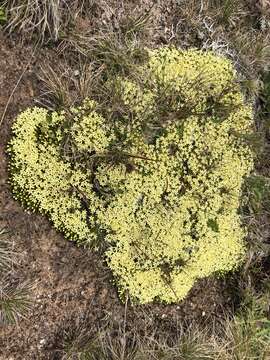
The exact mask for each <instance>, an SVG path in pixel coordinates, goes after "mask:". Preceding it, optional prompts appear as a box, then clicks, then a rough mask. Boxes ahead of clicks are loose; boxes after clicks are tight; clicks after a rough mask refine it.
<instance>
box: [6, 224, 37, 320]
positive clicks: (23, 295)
mask: <svg viewBox="0 0 270 360" xmlns="http://www.w3.org/2000/svg"><path fill="white" fill-rule="evenodd" d="M16 261H17V254H16V253H15V252H14V251H13V244H12V242H11V240H10V239H9V234H8V233H7V232H6V230H5V229H1V230H0V325H1V324H2V325H3V324H10V323H17V322H18V321H19V319H20V318H22V317H24V316H25V315H26V314H27V312H28V311H29V310H30V308H31V301H30V297H29V294H30V292H31V284H30V283H28V282H18V281H15V280H14V274H15V270H14V266H13V265H14V264H15V262H16Z"/></svg>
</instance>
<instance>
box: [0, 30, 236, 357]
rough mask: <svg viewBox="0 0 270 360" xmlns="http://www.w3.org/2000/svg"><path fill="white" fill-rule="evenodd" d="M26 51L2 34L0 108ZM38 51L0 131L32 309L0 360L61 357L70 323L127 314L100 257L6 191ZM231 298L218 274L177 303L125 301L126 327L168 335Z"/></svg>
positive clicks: (1, 184)
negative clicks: (12, 145) (17, 123)
mask: <svg viewBox="0 0 270 360" xmlns="http://www.w3.org/2000/svg"><path fill="white" fill-rule="evenodd" d="M42 51H45V50H42ZM46 51H47V52H48V51H50V50H46ZM32 53H33V48H32V47H31V46H21V45H19V44H18V42H17V41H16V40H10V39H7V37H6V36H4V35H3V34H1V33H0V88H1V92H0V114H2V113H3V112H4V110H5V107H6V104H7V103H8V101H9V97H10V94H11V93H12V91H13V89H14V87H15V86H16V84H17V82H18V79H19V78H20V76H21V74H22V72H23V71H24V69H25V67H26V66H27V63H28V62H29V59H30V58H31V55H32ZM42 55H43V54H42V52H41V51H39V52H38V53H37V54H35V55H34V56H33V58H32V61H31V64H30V65H29V66H28V68H27V70H26V71H25V73H24V75H23V77H22V79H21V81H20V82H19V85H18V86H17V87H16V90H15V92H14V95H13V97H12V98H11V101H10V102H9V106H8V108H7V111H6V114H5V117H4V120H3V123H2V127H1V133H0V139H1V141H0V151H1V153H0V191H1V194H0V226H1V227H2V226H6V227H8V228H9V229H11V230H12V239H13V241H14V244H15V249H16V251H17V252H18V253H19V263H18V264H17V266H16V273H15V275H14V276H15V277H16V278H18V280H20V281H25V280H27V281H30V282H31V283H33V290H32V299H33V308H32V311H31V313H30V314H29V316H27V318H26V319H21V320H20V321H19V323H18V325H16V326H15V325H14V326H9V327H6V328H5V329H2V330H1V329H0V359H3V360H7V359H10V360H11V359H14V360H15V359H16V360H19V359H24V360H28V359H29V360H30V359H38V360H42V359H61V358H62V357H63V355H62V350H63V344H64V342H65V340H66V336H67V335H66V334H69V333H70V332H71V329H74V326H79V327H80V326H81V325H82V324H85V323H87V324H92V325H91V326H95V327H98V326H102V324H103V322H104V318H106V317H107V318H108V317H109V318H112V319H113V320H114V321H116V322H117V323H119V324H121V322H122V321H123V319H124V314H125V306H124V304H123V303H122V302H121V301H120V300H119V298H118V295H117V291H116V289H115V287H114V285H113V283H112V278H111V274H110V272H109V271H108V270H107V269H106V265H105V264H104V263H103V261H102V258H101V257H100V256H99V255H98V254H94V253H91V252H90V251H89V250H85V249H83V248H78V247H76V246H75V244H73V243H71V242H68V241H67V240H65V239H64V238H63V236H62V235H61V234H59V233H57V232H56V231H55V230H54V229H53V228H52V226H51V224H50V223H49V222H48V221H47V220H46V219H45V218H43V217H41V216H39V215H36V214H30V213H27V212H26V211H24V209H23V208H22V207H21V206H20V204H19V203H17V202H16V201H15V200H14V199H13V198H12V195H11V193H10V189H9V185H8V179H7V156H6V153H5V149H6V144H7V142H8V139H9V136H10V127H11V124H12V121H13V119H14V117H15V116H16V114H18V113H19V112H20V111H21V110H23V109H25V108H26V107H28V106H32V105H34V104H35V102H34V99H35V96H36V95H37V94H38V93H39V83H38V81H37V78H36V72H37V68H38V65H39V63H40V62H41V61H42V57H43V56H42ZM230 302H231V299H230V296H229V294H228V292H227V291H226V290H225V286H224V282H223V280H213V279H206V280H202V281H200V282H198V284H197V285H196V286H195V287H194V288H193V290H192V291H191V293H190V295H189V296H188V298H187V299H186V300H185V301H183V302H181V303H179V304H175V305H171V306H165V305H147V306H132V305H130V304H128V308H127V327H128V328H129V329H135V328H136V329H137V330H138V331H140V332H142V333H144V332H146V331H152V330H153V329H154V328H155V329H156V331H157V332H163V331H166V332H167V335H170V334H171V333H173V332H175V325H176V323H177V322H178V323H179V321H185V322H189V321H195V322H199V323H205V322H213V321H218V320H219V318H221V317H222V315H223V312H224V309H225V308H228V307H229V305H230Z"/></svg>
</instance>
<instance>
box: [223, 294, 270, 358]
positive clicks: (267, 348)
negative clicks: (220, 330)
mask: <svg viewBox="0 0 270 360" xmlns="http://www.w3.org/2000/svg"><path fill="white" fill-rule="evenodd" d="M269 295H270V293H269V291H266V292H265V293H264V294H261V295H260V296H256V295H255V294H252V293H251V294H246V299H245V300H246V303H243V304H242V306H241V308H240V310H239V312H238V314H237V315H236V316H235V317H234V318H233V320H231V321H228V323H227V325H226V326H225V329H226V331H225V334H226V336H227V345H226V347H227V353H228V354H229V355H230V357H229V358H232V359H236V360H251V359H254V360H255V359H256V360H267V359H269V355H270V320H269Z"/></svg>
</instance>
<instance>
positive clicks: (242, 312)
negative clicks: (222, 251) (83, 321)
mask: <svg viewBox="0 0 270 360" xmlns="http://www.w3.org/2000/svg"><path fill="white" fill-rule="evenodd" d="M268 307H269V291H267V290H265V292H264V293H263V294H260V296H258V295H255V294H250V293H247V294H246V297H245V301H244V302H243V303H242V304H241V308H240V309H239V311H238V312H237V314H235V315H234V316H231V317H230V318H229V317H227V319H225V320H223V321H222V322H221V323H220V324H219V325H218V327H217V328H216V327H213V328H210V327H208V328H201V327H199V326H198V325H196V324H194V323H192V324H190V325H189V326H182V325H181V324H179V325H178V332H177V334H174V336H173V337H172V336H171V335H168V336H166V335H164V334H157V335H156V336H154V335H153V334H151V335H150V334H149V335H147V334H144V336H142V335H140V333H139V332H137V331H136V329H134V330H133V331H129V332H127V331H125V329H124V328H119V330H118V331H115V330H113V327H112V324H107V325H106V327H104V329H99V330H96V331H93V330H90V331H89V330H88V331H87V327H86V328H84V329H83V330H82V329H81V330H80V332H78V333H77V334H75V337H73V340H72V341H70V342H67V343H66V344H65V348H64V355H63V359H65V360H75V359H76V360H268V359H269V355H270V320H269V317H267V316H269V314H268Z"/></svg>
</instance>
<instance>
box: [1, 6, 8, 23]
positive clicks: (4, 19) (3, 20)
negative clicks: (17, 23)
mask: <svg viewBox="0 0 270 360" xmlns="http://www.w3.org/2000/svg"><path fill="white" fill-rule="evenodd" d="M6 21H7V16H6V12H5V9H4V8H3V7H2V6H0V24H5V22H6Z"/></svg>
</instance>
